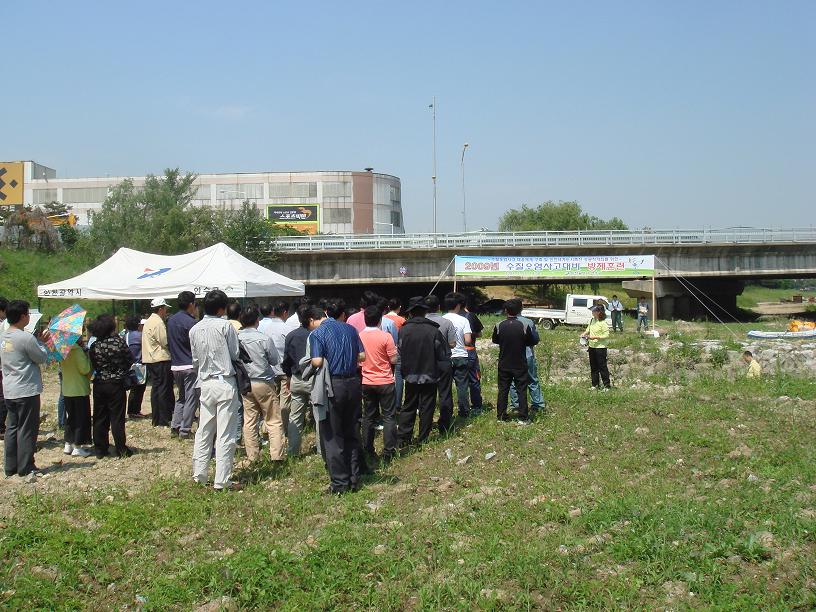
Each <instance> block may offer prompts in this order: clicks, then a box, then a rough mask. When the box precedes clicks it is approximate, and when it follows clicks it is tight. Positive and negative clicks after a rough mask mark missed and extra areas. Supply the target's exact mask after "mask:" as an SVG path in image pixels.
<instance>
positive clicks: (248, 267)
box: [37, 242, 305, 300]
mask: <svg viewBox="0 0 816 612" xmlns="http://www.w3.org/2000/svg"><path fill="white" fill-rule="evenodd" d="M211 289H220V290H221V291H223V292H224V293H226V294H227V296H229V297H236V298H251V297H266V296H289V295H303V294H304V292H305V289H304V286H303V283H301V282H300V281H296V280H292V279H290V278H286V277H285V276H283V275H281V274H278V273H276V272H272V271H271V270H268V269H266V268H264V267H263V266H259V265H258V264H256V263H254V262H252V261H250V260H249V259H247V258H246V257H244V256H243V255H240V254H239V253H236V252H235V251H233V250H232V249H231V248H229V247H228V246H227V245H226V244H223V243H220V242H219V243H218V244H215V245H213V246H211V247H208V248H206V249H202V250H201V251H195V252H194V253H186V254H184V255H154V254H153V253H142V252H141V251H134V250H133V249H125V248H121V249H119V250H118V251H116V253H114V254H113V255H112V256H111V257H110V258H109V259H107V260H106V261H104V262H102V263H101V264H99V265H98V266H96V267H95V268H93V269H91V270H88V271H87V272H85V273H84V274H80V275H79V276H75V277H74V278H69V279H67V280H64V281H60V282H58V283H51V284H50V285H39V286H38V287H37V297H40V298H61V299H74V300H149V299H153V298H164V299H175V298H176V297H177V296H178V294H179V293H180V292H182V291H192V292H193V293H195V294H196V297H202V296H204V294H206V293H207V292H208V291H210V290H211Z"/></svg>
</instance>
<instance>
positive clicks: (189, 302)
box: [167, 291, 199, 439]
mask: <svg viewBox="0 0 816 612" xmlns="http://www.w3.org/2000/svg"><path fill="white" fill-rule="evenodd" d="M195 314H196V305H195V294H194V293H193V292H192V291H182V292H181V293H179V294H178V312H177V313H176V314H174V315H173V316H172V317H170V318H169V319H168V320H167V344H168V346H169V348H170V370H171V371H172V372H173V381H174V382H175V383H176V388H177V389H178V396H177V399H176V403H175V406H174V407H173V420H172V422H171V423H170V437H176V436H178V437H179V438H182V439H188V438H190V437H191V434H190V432H191V430H192V428H193V420H194V419H195V411H196V407H197V406H198V397H199V391H198V389H196V388H195V381H196V372H195V370H194V369H193V353H192V350H191V349H190V330H191V329H192V328H193V325H195V324H196V322H197V321H196V318H195Z"/></svg>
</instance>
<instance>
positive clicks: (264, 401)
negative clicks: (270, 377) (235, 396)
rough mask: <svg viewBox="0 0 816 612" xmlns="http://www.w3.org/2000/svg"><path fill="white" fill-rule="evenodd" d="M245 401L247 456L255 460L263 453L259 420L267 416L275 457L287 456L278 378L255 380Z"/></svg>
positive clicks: (266, 422) (267, 430)
mask: <svg viewBox="0 0 816 612" xmlns="http://www.w3.org/2000/svg"><path fill="white" fill-rule="evenodd" d="M243 401H244V446H245V448H246V454H247V459H249V460H250V461H255V460H256V459H257V458H258V457H260V455H261V439H260V437H259V436H258V420H259V419H261V418H262V419H263V421H264V423H265V424H266V433H267V435H268V436H269V456H270V457H271V459H272V461H282V460H283V459H285V458H286V451H285V450H284V443H283V438H284V432H285V429H284V425H283V418H282V417H281V407H280V402H279V401H278V386H277V385H276V384H275V383H274V382H264V381H259V380H253V381H252V391H251V392H250V393H248V394H247V395H245V396H244V397H243Z"/></svg>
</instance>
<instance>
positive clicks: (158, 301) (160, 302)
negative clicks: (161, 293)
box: [150, 298, 169, 308]
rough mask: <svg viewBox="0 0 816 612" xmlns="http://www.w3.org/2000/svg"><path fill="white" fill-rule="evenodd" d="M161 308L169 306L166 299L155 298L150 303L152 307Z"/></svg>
mask: <svg viewBox="0 0 816 612" xmlns="http://www.w3.org/2000/svg"><path fill="white" fill-rule="evenodd" d="M159 306H169V304H168V303H167V302H165V301H164V298H153V301H152V302H150V307H151V308H158V307H159Z"/></svg>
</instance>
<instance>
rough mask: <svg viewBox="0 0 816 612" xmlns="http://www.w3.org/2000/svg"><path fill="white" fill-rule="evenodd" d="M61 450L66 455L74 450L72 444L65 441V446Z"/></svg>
mask: <svg viewBox="0 0 816 612" xmlns="http://www.w3.org/2000/svg"><path fill="white" fill-rule="evenodd" d="M62 452H63V453H65V454H66V455H70V454H71V453H73V452H74V445H73V444H69V443H68V442H66V443H65V448H63V449H62Z"/></svg>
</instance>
